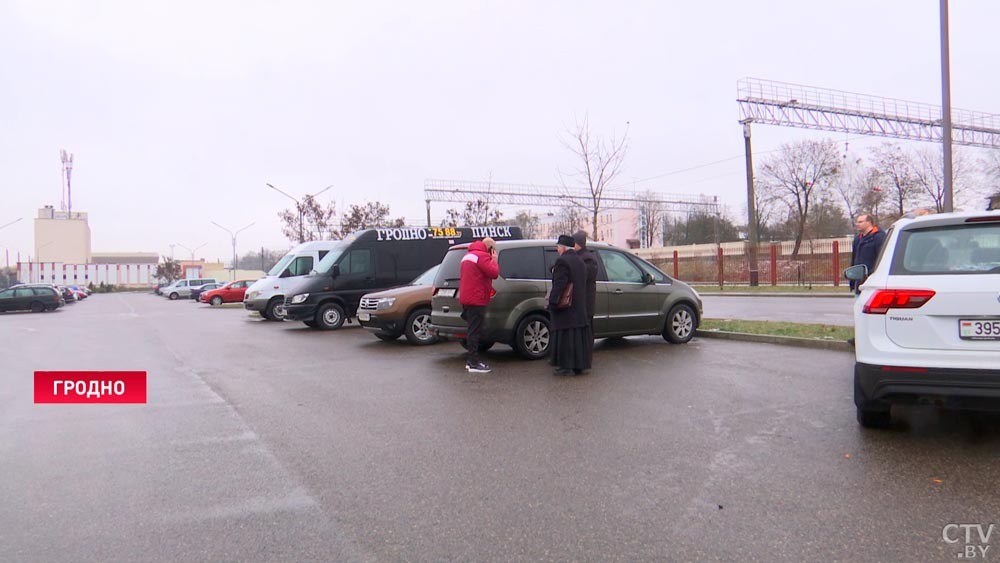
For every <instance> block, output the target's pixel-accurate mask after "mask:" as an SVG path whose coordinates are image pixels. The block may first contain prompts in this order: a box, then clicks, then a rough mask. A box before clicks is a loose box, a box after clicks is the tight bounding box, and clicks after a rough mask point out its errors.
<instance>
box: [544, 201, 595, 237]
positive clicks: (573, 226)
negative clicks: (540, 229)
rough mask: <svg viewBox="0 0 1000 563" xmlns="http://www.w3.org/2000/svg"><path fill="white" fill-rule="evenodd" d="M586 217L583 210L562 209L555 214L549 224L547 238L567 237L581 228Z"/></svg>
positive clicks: (575, 208)
mask: <svg viewBox="0 0 1000 563" xmlns="http://www.w3.org/2000/svg"><path fill="white" fill-rule="evenodd" d="M586 222H587V217H586V216H585V215H584V212H583V210H581V209H580V208H577V207H572V206H570V207H563V208H562V209H560V210H559V211H558V212H556V215H555V220H554V221H552V222H551V223H550V224H549V232H548V235H549V236H555V235H564V234H565V235H568V234H572V233H575V232H577V231H579V230H580V229H582V228H583V226H584V225H585V224H586Z"/></svg>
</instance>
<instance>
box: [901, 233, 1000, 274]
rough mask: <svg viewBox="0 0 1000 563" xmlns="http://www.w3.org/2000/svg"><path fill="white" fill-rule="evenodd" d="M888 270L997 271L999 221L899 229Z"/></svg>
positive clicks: (998, 259) (959, 272) (963, 272)
mask: <svg viewBox="0 0 1000 563" xmlns="http://www.w3.org/2000/svg"><path fill="white" fill-rule="evenodd" d="M889 273H890V274H893V275H940V274H985V273H992V274H996V273H1000V223H987V224H965V225H954V226H949V227H932V228H927V229H915V230H907V231H903V232H901V233H899V240H898V241H897V242H896V249H895V253H894V254H893V257H892V268H891V269H890V272H889Z"/></svg>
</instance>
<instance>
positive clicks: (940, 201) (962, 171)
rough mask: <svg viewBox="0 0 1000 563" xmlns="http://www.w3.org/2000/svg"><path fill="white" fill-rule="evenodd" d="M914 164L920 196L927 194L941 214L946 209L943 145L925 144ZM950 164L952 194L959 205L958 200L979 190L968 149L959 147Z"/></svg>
mask: <svg viewBox="0 0 1000 563" xmlns="http://www.w3.org/2000/svg"><path fill="white" fill-rule="evenodd" d="M998 162H1000V160H998ZM913 164H914V166H913V175H914V181H915V182H916V184H917V186H918V187H919V191H920V192H921V194H920V195H921V196H923V197H926V198H927V199H928V200H929V201H930V204H931V205H933V206H934V209H935V210H936V211H937V212H938V213H941V212H942V211H944V158H943V156H942V155H941V148H940V147H936V148H930V147H925V148H923V149H921V150H918V151H916V159H915V160H914V163H913ZM951 167H952V168H951V172H952V179H951V181H952V190H953V196H954V201H955V202H956V206H958V205H959V203H958V202H960V201H962V200H963V199H965V197H966V196H968V195H970V194H975V193H976V192H977V191H978V188H979V186H978V185H977V184H978V182H977V180H978V178H976V177H975V176H976V175H975V174H974V170H973V167H972V166H971V164H970V161H969V159H968V158H967V155H966V153H965V152H962V151H960V150H956V151H955V152H954V153H953V155H952V160H951Z"/></svg>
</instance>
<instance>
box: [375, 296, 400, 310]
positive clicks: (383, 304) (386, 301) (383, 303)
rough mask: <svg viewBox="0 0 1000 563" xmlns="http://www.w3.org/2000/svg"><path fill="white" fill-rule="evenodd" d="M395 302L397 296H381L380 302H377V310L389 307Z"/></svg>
mask: <svg viewBox="0 0 1000 563" xmlns="http://www.w3.org/2000/svg"><path fill="white" fill-rule="evenodd" d="M395 302H396V298H395V297H380V298H379V300H378V303H376V304H375V310H376V311H381V310H383V309H388V308H389V307H392V305H393V303H395Z"/></svg>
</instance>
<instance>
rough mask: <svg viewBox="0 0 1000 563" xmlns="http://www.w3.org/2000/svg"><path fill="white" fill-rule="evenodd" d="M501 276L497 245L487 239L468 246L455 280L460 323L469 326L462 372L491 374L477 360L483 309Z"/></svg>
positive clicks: (485, 366) (483, 316)
mask: <svg viewBox="0 0 1000 563" xmlns="http://www.w3.org/2000/svg"><path fill="white" fill-rule="evenodd" d="M499 276H500V265H499V264H497V261H496V242H494V240H493V239H491V238H489V237H487V238H485V239H483V240H477V241H476V242H473V243H472V244H470V245H469V250H468V251H467V252H466V253H465V256H464V257H463V258H462V264H461V266H460V268H459V278H458V302H459V303H461V304H462V319H463V320H465V322H466V323H468V324H469V331H468V335H467V336H466V337H465V345H466V349H467V350H468V355H467V360H466V363H465V369H467V370H469V371H470V372H472V373H490V372H491V371H493V370H492V369H490V366H489V365H487V364H486V362H483V361H482V360H480V359H479V340H480V338H481V337H482V332H483V319H484V318H485V316H486V306H487V305H489V304H490V297H492V296H493V280H495V279H497V277H499Z"/></svg>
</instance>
